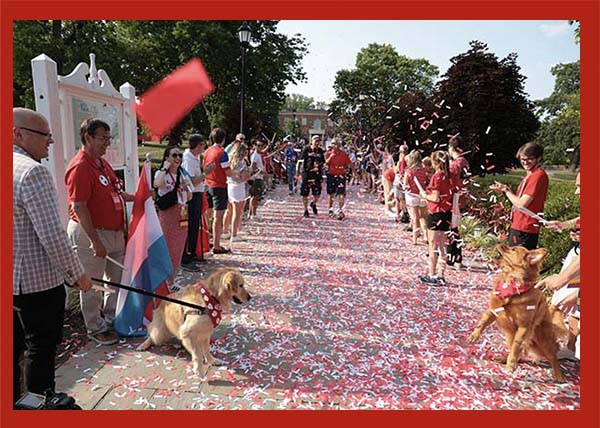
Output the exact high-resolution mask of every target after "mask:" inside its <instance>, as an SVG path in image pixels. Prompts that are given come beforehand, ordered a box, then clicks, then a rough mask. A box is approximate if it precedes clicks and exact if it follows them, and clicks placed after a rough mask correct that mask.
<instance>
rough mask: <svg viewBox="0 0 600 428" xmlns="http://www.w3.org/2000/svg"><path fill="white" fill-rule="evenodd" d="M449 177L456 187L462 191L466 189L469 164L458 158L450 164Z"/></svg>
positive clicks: (462, 158)
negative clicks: (450, 176)
mask: <svg viewBox="0 0 600 428" xmlns="http://www.w3.org/2000/svg"><path fill="white" fill-rule="evenodd" d="M450 175H452V179H453V180H454V182H455V184H456V187H458V189H459V190H463V189H465V188H466V187H467V185H466V182H467V177H468V176H469V162H467V160H466V159H465V158H464V157H462V156H461V157H458V158H456V159H454V160H453V161H452V162H450Z"/></svg>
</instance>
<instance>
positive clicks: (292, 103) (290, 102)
mask: <svg viewBox="0 0 600 428" xmlns="http://www.w3.org/2000/svg"><path fill="white" fill-rule="evenodd" d="M314 104H315V100H314V99H313V98H311V97H307V96H304V95H302V94H289V95H286V96H285V104H284V105H283V108H284V110H286V111H296V112H300V111H306V110H308V109H311V108H314Z"/></svg>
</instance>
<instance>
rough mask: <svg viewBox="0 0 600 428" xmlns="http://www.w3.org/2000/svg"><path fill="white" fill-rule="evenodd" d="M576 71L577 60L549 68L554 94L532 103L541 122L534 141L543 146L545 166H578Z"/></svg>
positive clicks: (577, 74)
mask: <svg viewBox="0 0 600 428" xmlns="http://www.w3.org/2000/svg"><path fill="white" fill-rule="evenodd" d="M579 71H580V64H579V61H577V62H573V63H569V64H557V65H555V66H554V67H552V69H551V70H550V72H551V73H552V75H553V76H554V77H555V82H554V91H553V92H552V94H551V95H550V96H549V97H548V98H545V99H542V100H538V101H536V106H537V107H538V110H537V114H538V116H539V117H540V118H541V121H542V125H541V126H540V130H539V133H538V137H537V141H538V142H539V143H540V144H542V145H543V146H544V162H545V163H547V164H552V165H570V166H571V168H573V169H575V168H577V167H579V161H580V159H579V142H580V140H579V130H580V128H579V115H580V106H579V97H580V90H579V83H580V74H579Z"/></svg>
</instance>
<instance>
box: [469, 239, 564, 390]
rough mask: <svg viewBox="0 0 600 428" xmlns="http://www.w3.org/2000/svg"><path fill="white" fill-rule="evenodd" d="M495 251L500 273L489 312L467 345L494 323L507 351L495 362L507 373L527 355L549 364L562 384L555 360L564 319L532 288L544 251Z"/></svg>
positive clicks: (505, 247)
mask: <svg viewBox="0 0 600 428" xmlns="http://www.w3.org/2000/svg"><path fill="white" fill-rule="evenodd" d="M496 249H497V250H498V252H499V253H500V257H499V258H498V259H497V264H498V267H499V268H500V269H501V271H500V273H499V275H498V278H497V280H496V282H495V283H494V288H493V290H492V293H491V295H490V300H489V308H488V310H487V311H485V313H484V314H483V315H482V317H481V319H480V320H479V323H478V324H477V326H476V327H475V330H473V332H472V333H471V335H470V336H469V338H468V341H469V343H475V342H477V341H478V340H479V338H480V337H481V333H482V332H483V330H484V329H485V328H486V327H487V326H489V325H490V324H492V323H493V322H494V321H496V323H497V325H498V328H499V329H500V330H501V331H502V332H503V333H504V336H505V337H506V343H507V345H508V347H509V350H510V351H509V353H508V357H506V360H504V358H501V359H499V361H501V362H505V363H506V368H507V369H508V370H510V371H514V370H515V369H516V368H517V363H518V361H519V357H520V356H521V355H522V354H525V355H526V354H527V353H528V352H531V353H533V354H534V355H536V356H537V357H540V358H543V359H546V360H548V361H549V362H550V365H551V366H552V375H553V378H554V381H555V382H565V381H566V379H565V376H564V375H563V373H562V371H561V369H560V366H559V365H558V359H557V356H556V353H557V352H558V349H559V346H560V345H559V344H560V342H561V341H564V340H566V337H567V335H568V333H567V330H566V328H565V324H564V318H563V315H562V312H561V311H560V310H559V309H558V308H557V307H556V306H549V305H548V303H547V301H546V296H544V294H543V293H542V291H540V290H539V289H537V288H534V285H535V284H536V282H537V279H538V277H539V274H540V266H541V264H542V260H543V259H544V257H546V254H547V253H548V250H546V249H545V248H540V249H537V250H531V251H528V250H527V249H525V248H523V247H508V246H506V245H504V244H499V245H497V246H496Z"/></svg>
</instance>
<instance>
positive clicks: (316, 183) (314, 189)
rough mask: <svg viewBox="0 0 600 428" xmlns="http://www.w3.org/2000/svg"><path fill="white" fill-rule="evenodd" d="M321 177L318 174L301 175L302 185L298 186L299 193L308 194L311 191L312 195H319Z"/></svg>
mask: <svg viewBox="0 0 600 428" xmlns="http://www.w3.org/2000/svg"><path fill="white" fill-rule="evenodd" d="M322 181H323V180H322V178H321V177H320V176H313V177H306V176H303V177H302V186H300V195H301V196H308V194H309V193H312V195H313V196H320V195H321V182H322Z"/></svg>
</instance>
